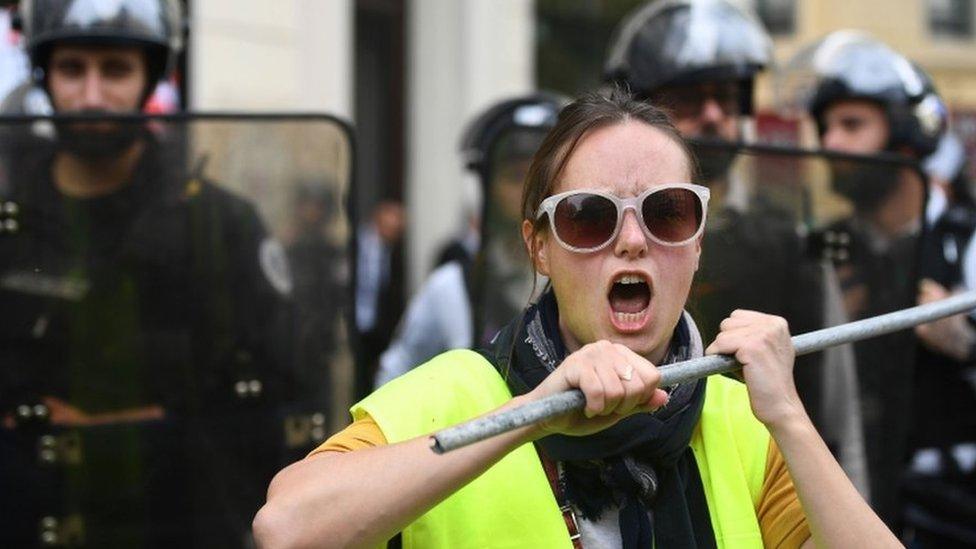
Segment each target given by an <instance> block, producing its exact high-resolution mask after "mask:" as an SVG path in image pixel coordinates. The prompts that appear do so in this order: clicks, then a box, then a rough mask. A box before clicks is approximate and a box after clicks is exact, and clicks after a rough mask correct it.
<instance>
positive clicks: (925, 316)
mask: <svg viewBox="0 0 976 549" xmlns="http://www.w3.org/2000/svg"><path fill="white" fill-rule="evenodd" d="M973 309H976V290H973V291H969V292H965V293H962V294H959V295H956V296H953V297H949V298H946V299H943V300H940V301H935V302H932V303H928V304H926V305H919V306H917V307H911V308H908V309H902V310H900V311H895V312H892V313H887V314H883V315H880V316H875V317H871V318H865V319H863V320H858V321H855V322H849V323H847V324H841V325H840V326H834V327H831V328H824V329H822V330H817V331H814V332H809V333H806V334H801V335H798V336H794V337H793V338H792V342H793V347H794V348H795V349H796V354H797V356H800V355H805V354H809V353H815V352H817V351H822V350H824V349H826V348H828V347H833V346H835V345H841V344H844V343H851V342H854V341H860V340H862V339H868V338H871V337H876V336H879V335H884V334H890V333H892V332H897V331H899V330H904V329H907V328H911V327H913V326H917V325H919V324H925V323H926V322H931V321H933V320H938V319H940V318H945V317H947V316H952V315H954V314H959V313H963V312H966V311H971V310H973ZM739 366H740V364H739V363H738V362H736V360H735V358H734V357H731V356H728V355H710V356H704V357H700V358H693V359H691V360H686V361H684V362H676V363H674V364H668V365H666V366H661V367H660V368H659V370H660V372H661V383H660V385H661V386H662V387H667V386H670V385H675V384H677V383H685V382H688V381H693V380H696V379H700V378H703V377H706V376H710V375H713V374H721V373H725V372H730V371H732V370H735V369H737V368H739ZM585 405H586V398H585V397H584V396H583V393H582V392H581V391H580V390H578V389H574V390H572V391H565V392H562V393H558V394H555V395H551V396H548V397H546V398H543V399H541V400H538V401H536V402H530V403H528V404H525V405H522V406H518V407H516V408H512V409H511V410H506V411H504V412H500V413H497V414H492V415H490V416H485V417H481V418H478V419H474V420H471V421H468V422H465V423H461V424H458V425H455V426H453V427H448V428H447V429H444V430H442V431H440V432H438V433H435V434H434V435H433V438H434V441H433V443H432V444H431V448H432V449H433V450H434V451H435V452H437V453H438V454H442V453H444V452H450V451H451V450H454V449H457V448H461V447H463V446H467V445H469V444H473V443H475V442H478V441H481V440H484V439H486V438H490V437H493V436H495V435H500V434H502V433H505V432H508V431H512V430H514V429H518V428H519V427H524V426H526V425H530V424H532V423H537V422H539V421H542V420H545V419H548V418H551V417H555V416H558V415H561V414H565V413H567V412H571V411H573V410H580V409H582V408H583V407H584V406H585Z"/></svg>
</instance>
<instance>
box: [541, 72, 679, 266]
mask: <svg viewBox="0 0 976 549" xmlns="http://www.w3.org/2000/svg"><path fill="white" fill-rule="evenodd" d="M631 119H633V120H638V121H641V122H644V123H645V124H647V125H649V126H651V127H652V128H655V129H657V130H658V131H660V132H662V133H664V135H666V136H668V137H669V138H670V139H671V140H672V141H674V142H675V143H676V144H677V145H678V146H679V147H680V148H681V150H682V151H684V153H685V158H686V159H687V161H688V170H689V172H690V175H691V177H692V180H694V179H695V176H696V174H697V171H698V168H697V163H696V162H695V157H694V155H693V154H692V152H691V149H690V148H688V145H687V144H686V143H685V141H684V139H682V138H681V135H680V134H679V133H678V130H677V129H676V128H675V127H674V124H673V123H672V122H671V119H670V118H668V115H667V113H665V111H663V110H661V109H659V108H657V107H655V106H653V105H651V104H650V103H644V102H642V101H638V100H637V99H636V98H635V97H634V96H633V95H632V94H631V93H630V92H628V91H626V90H623V89H621V88H613V89H611V90H609V91H605V92H592V93H588V94H586V95H583V96H581V97H579V98H578V99H576V100H575V101H573V102H572V103H570V104H569V105H567V106H566V107H565V108H563V110H562V111H560V113H559V119H558V120H557V121H556V125H555V126H554V127H553V128H552V130H550V131H549V134H548V135H546V138H545V140H543V142H542V145H540V146H539V150H538V151H536V153H535V156H533V157H532V165H531V166H530V167H529V171H528V173H527V174H526V176H525V185H524V186H523V187H522V218H523V219H527V220H529V221H531V222H532V224H533V226H534V228H533V230H532V234H533V235H535V234H537V233H538V232H539V230H540V229H541V228H542V227H544V226H545V225H543V224H542V223H541V222H539V221H537V220H536V219H535V213H536V210H538V208H539V204H541V203H542V201H543V200H545V198H546V197H547V196H549V195H550V194H552V190H553V188H554V187H555V185H556V183H557V182H558V180H559V177H560V175H561V174H562V171H563V169H564V168H565V167H566V163H567V161H568V160H569V157H570V156H571V155H572V154H573V151H574V150H575V149H576V146H577V145H578V144H579V142H580V140H581V139H582V138H583V136H584V135H586V134H587V133H588V132H590V131H591V130H594V129H597V128H601V127H605V126H610V125H614V124H620V123H622V122H626V121H627V120H631ZM530 246H531V244H530ZM528 251H529V256H530V257H531V256H534V255H535V254H534V250H532V249H531V248H530V249H529V250H528Z"/></svg>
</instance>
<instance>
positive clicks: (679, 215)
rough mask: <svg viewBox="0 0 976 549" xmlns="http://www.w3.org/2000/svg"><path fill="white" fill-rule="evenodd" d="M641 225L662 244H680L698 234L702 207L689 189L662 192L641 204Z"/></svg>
mask: <svg viewBox="0 0 976 549" xmlns="http://www.w3.org/2000/svg"><path fill="white" fill-rule="evenodd" d="M641 213H642V214H644V222H645V223H647V228H648V230H649V231H651V234H653V235H654V236H656V237H657V238H659V239H661V240H663V241H664V242H684V241H685V240H688V239H689V238H691V237H692V236H694V235H695V233H696V232H698V227H699V226H700V225H701V222H702V215H703V212H702V203H701V200H700V199H699V198H698V195H697V194H695V193H694V192H693V191H691V190H689V189H666V190H663V191H659V192H656V193H653V194H651V195H650V196H648V197H647V198H646V199H645V200H644V205H643V211H642V212H641Z"/></svg>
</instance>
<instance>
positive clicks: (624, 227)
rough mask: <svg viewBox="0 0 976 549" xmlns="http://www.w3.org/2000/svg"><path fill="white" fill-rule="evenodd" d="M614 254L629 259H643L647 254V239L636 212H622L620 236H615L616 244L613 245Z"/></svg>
mask: <svg viewBox="0 0 976 549" xmlns="http://www.w3.org/2000/svg"><path fill="white" fill-rule="evenodd" d="M614 252H616V254H617V255H627V256H630V257H643V256H644V254H645V253H647V237H646V236H645V235H644V230H643V229H641V226H640V220H639V219H637V212H636V211H634V210H633V209H628V210H627V211H625V212H624V219H623V221H622V222H621V225H620V234H618V235H617V242H616V243H614Z"/></svg>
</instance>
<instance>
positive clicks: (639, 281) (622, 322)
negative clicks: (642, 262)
mask: <svg viewBox="0 0 976 549" xmlns="http://www.w3.org/2000/svg"><path fill="white" fill-rule="evenodd" d="M651 295H652V292H651V285H650V284H648V281H647V279H646V278H645V277H644V276H643V275H640V274H634V273H627V274H621V275H618V276H617V278H616V279H615V280H614V282H613V285H612V286H611V287H610V292H609V293H608V295H607V298H608V299H609V301H610V310H611V311H612V314H611V318H612V320H613V324H614V325H615V326H616V327H617V328H618V329H621V330H623V331H632V330H635V329H640V328H641V327H643V325H644V324H645V323H646V321H647V318H648V308H649V307H650V305H651Z"/></svg>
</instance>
